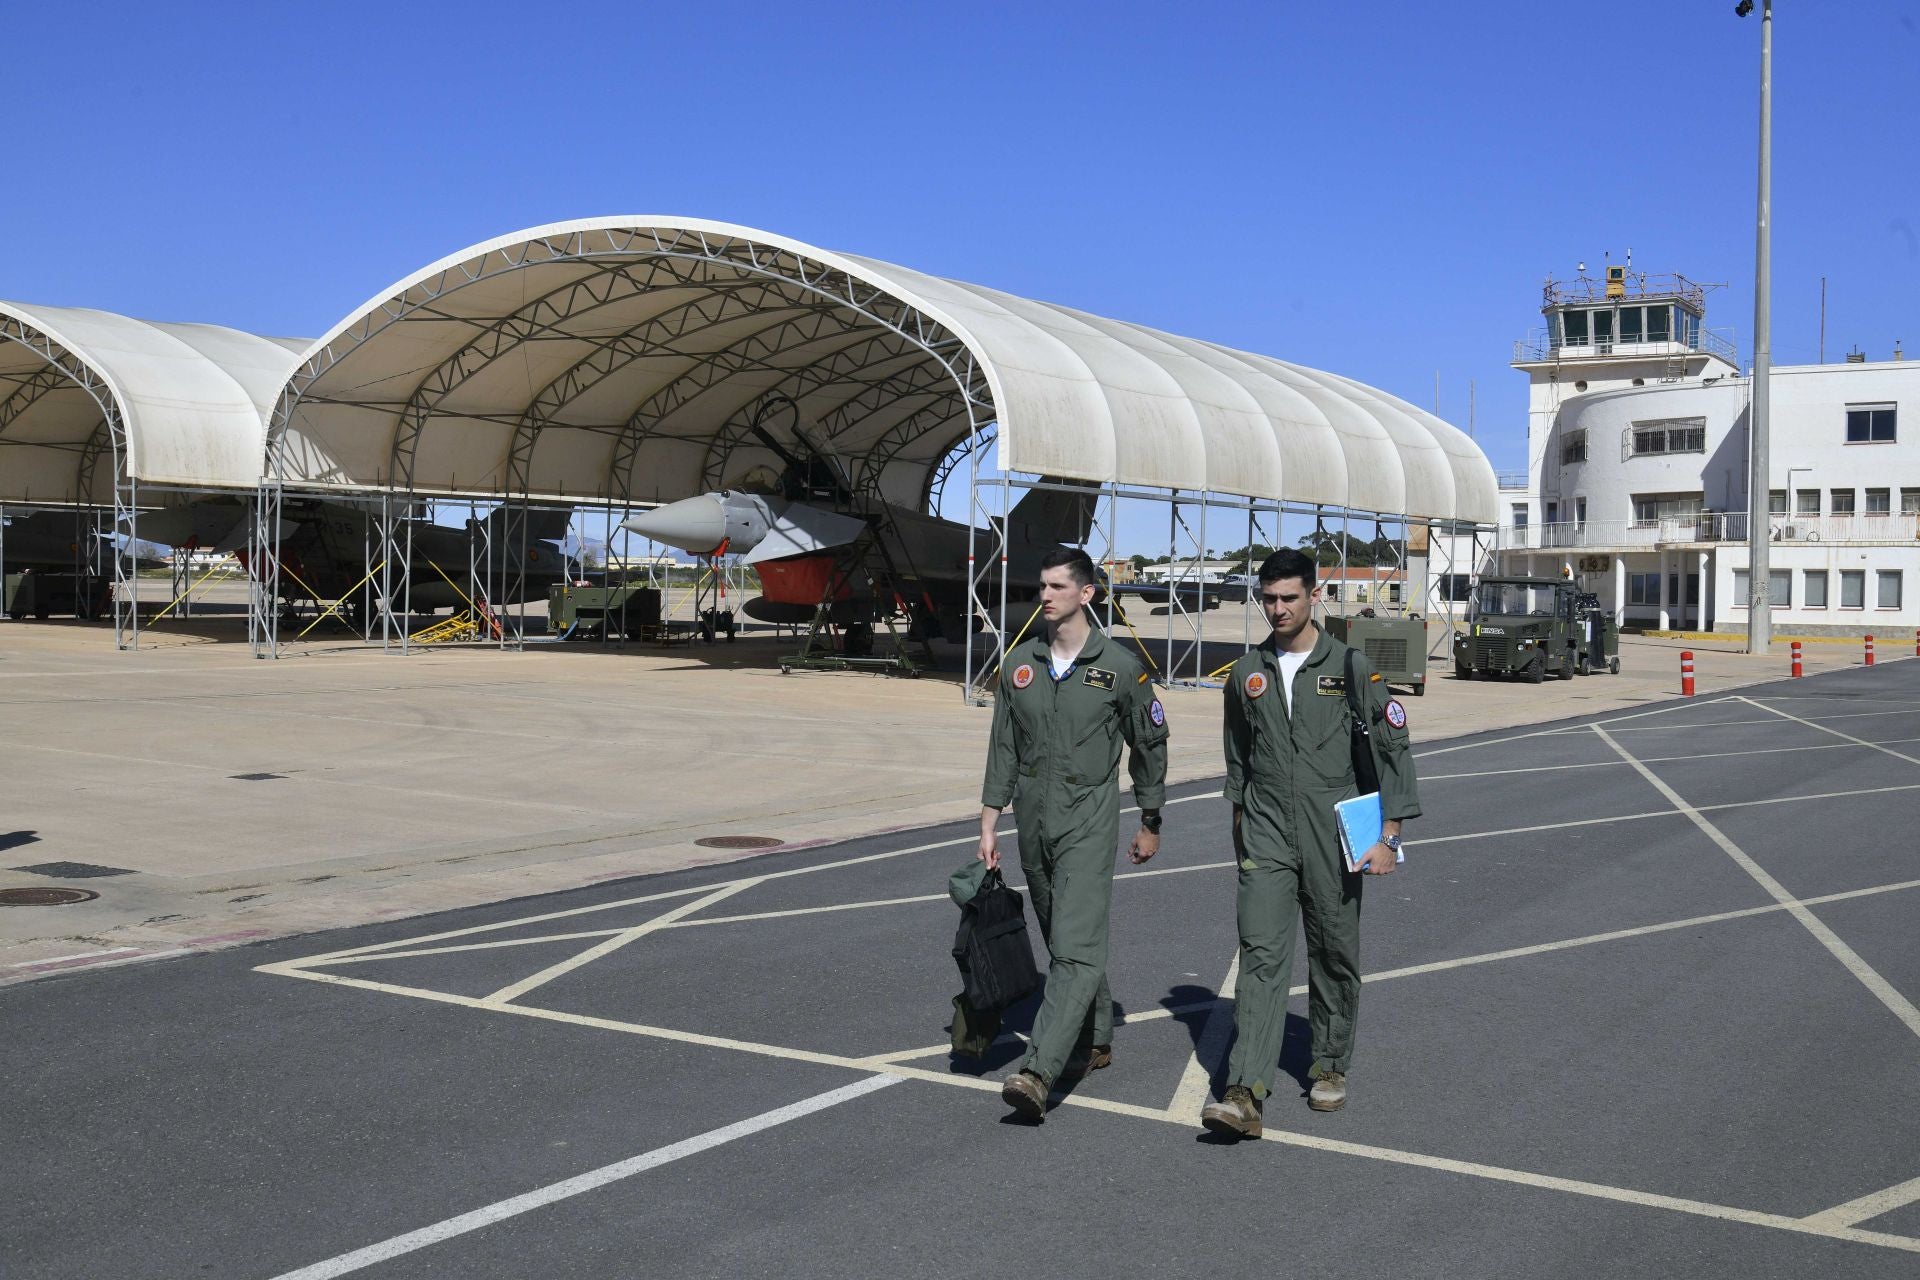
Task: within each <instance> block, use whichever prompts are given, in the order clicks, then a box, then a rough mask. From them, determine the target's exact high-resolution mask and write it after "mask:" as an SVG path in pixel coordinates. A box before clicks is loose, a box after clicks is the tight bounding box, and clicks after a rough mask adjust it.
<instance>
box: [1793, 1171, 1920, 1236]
mask: <svg viewBox="0 0 1920 1280" xmlns="http://www.w3.org/2000/svg"><path fill="white" fill-rule="evenodd" d="M1916 1200H1920V1178H1911V1179H1909V1180H1908V1181H1906V1182H1903V1183H1901V1184H1900V1185H1899V1186H1896V1187H1888V1188H1887V1189H1886V1190H1884V1191H1876V1192H1874V1193H1873V1194H1871V1195H1864V1196H1861V1197H1860V1198H1859V1199H1858V1200H1849V1201H1847V1202H1846V1203H1845V1204H1837V1205H1835V1206H1833V1208H1831V1209H1822V1210H1821V1211H1820V1212H1819V1213H1813V1214H1808V1215H1807V1216H1806V1217H1805V1218H1803V1219H1802V1221H1803V1222H1810V1223H1817V1224H1819V1225H1820V1226H1823V1227H1850V1226H1852V1225H1853V1224H1854V1223H1856V1222H1865V1221H1867V1220H1868V1219H1869V1218H1877V1217H1879V1216H1880V1215H1881V1214H1883V1213H1892V1212H1893V1211H1894V1210H1895V1209H1903V1208H1905V1207H1906V1206H1907V1205H1910V1204H1912V1203H1914V1202H1915V1201H1916Z"/></svg>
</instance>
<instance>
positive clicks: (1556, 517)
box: [1547, 502, 1560, 524]
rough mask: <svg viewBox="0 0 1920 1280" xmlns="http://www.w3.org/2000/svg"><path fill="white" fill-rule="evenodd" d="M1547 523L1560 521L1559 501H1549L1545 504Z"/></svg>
mask: <svg viewBox="0 0 1920 1280" xmlns="http://www.w3.org/2000/svg"><path fill="white" fill-rule="evenodd" d="M1547 523H1548V524H1559V523H1560V504H1559V503H1557V502H1549V503H1548V504H1547Z"/></svg>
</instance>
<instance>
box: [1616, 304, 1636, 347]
mask: <svg viewBox="0 0 1920 1280" xmlns="http://www.w3.org/2000/svg"><path fill="white" fill-rule="evenodd" d="M1620 341H1622V342H1638V341H1640V308H1639V307H1622V308H1620Z"/></svg>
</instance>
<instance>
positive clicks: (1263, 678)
mask: <svg viewBox="0 0 1920 1280" xmlns="http://www.w3.org/2000/svg"><path fill="white" fill-rule="evenodd" d="M1266 691H1267V673H1266V672H1264V671H1255V672H1253V673H1252V674H1251V675H1249V676H1248V677H1247V696H1248V697H1249V698H1257V697H1259V696H1260V695H1261V694H1263V693H1265V692H1266Z"/></svg>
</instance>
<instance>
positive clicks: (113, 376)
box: [0, 302, 310, 507]
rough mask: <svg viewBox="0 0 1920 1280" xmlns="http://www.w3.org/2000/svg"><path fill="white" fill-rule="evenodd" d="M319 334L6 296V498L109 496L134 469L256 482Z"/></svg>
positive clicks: (0, 437)
mask: <svg viewBox="0 0 1920 1280" xmlns="http://www.w3.org/2000/svg"><path fill="white" fill-rule="evenodd" d="M309 345H310V344H309V343H308V342H307V341H306V340H305V339H292V338H288V339H274V338H261V337H256V336H255V335H253V334H250V333H242V332H240V331H239V330H237V329H227V328H223V327H221V326H219V325H210V324H160V323H155V322H153V321H147V320H135V319H132V318H131V317H128V316H121V315H114V314H113V313H111V312H106V311H93V310H87V309H83V308H78V307H42V306H30V305H27V304H25V303H18V302H0V503H4V502H13V503H41V504H63V505H87V506H100V507H106V506H112V505H115V486H116V484H126V483H129V482H132V483H139V484H153V485H167V486H177V487H181V488H192V489H205V488H225V489H253V488H254V487H256V486H257V485H258V484H259V483H260V479H261V461H262V458H263V457H264V453H265V443H266V422H267V418H268V416H269V415H270V413H271V411H272V408H273V405H274V402H275V400H276V398H277V397H278V396H279V394H280V389H281V387H282V386H283V385H284V384H285V383H286V380H287V377H288V375H289V374H290V373H291V372H292V370H293V368H294V366H295V365H297V364H298V363H299V358H300V354H301V353H302V352H304V351H305V350H306V348H307V347H308V346H309ZM103 459H104V460H105V461H106V463H107V465H106V466H105V467H102V466H101V465H100V463H101V461H102V460H103Z"/></svg>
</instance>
